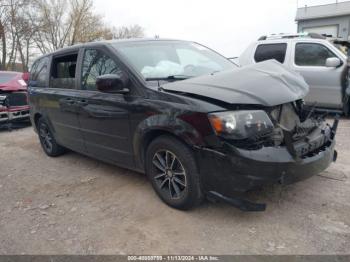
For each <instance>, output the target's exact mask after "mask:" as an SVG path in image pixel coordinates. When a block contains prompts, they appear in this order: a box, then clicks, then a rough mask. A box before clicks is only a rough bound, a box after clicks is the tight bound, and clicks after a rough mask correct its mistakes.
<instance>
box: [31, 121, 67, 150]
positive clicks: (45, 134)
mask: <svg viewBox="0 0 350 262" xmlns="http://www.w3.org/2000/svg"><path fill="white" fill-rule="evenodd" d="M38 135H39V140H40V144H41V147H42V148H43V150H44V152H45V153H46V154H47V155H48V156H51V157H56V156H60V155H62V154H64V153H65V152H66V149H65V148H64V147H62V146H60V145H59V144H57V142H56V140H55V138H54V136H53V134H52V132H51V130H50V128H49V126H48V124H47V123H46V122H45V120H44V119H43V118H40V119H39V121H38Z"/></svg>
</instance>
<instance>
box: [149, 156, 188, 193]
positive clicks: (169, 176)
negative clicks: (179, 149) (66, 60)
mask: <svg viewBox="0 0 350 262" xmlns="http://www.w3.org/2000/svg"><path fill="white" fill-rule="evenodd" d="M152 164H153V166H154V167H155V170H157V173H156V175H155V176H154V177H153V179H154V180H155V182H156V185H157V186H158V188H159V189H160V191H161V192H162V193H163V194H166V195H168V196H170V198H171V199H179V198H181V197H182V196H183V194H184V193H185V191H186V187H187V181H186V170H185V168H184V166H183V165H182V163H181V161H180V160H179V158H178V157H177V156H176V155H175V154H174V153H172V152H171V151H169V150H159V151H157V152H156V153H155V154H154V156H153V159H152Z"/></svg>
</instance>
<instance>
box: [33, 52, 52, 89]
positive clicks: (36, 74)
mask: <svg viewBox="0 0 350 262" xmlns="http://www.w3.org/2000/svg"><path fill="white" fill-rule="evenodd" d="M48 63H49V58H48V57H43V58H41V59H40V60H37V61H36V62H35V63H34V64H33V66H32V69H31V71H30V85H31V86H37V87H45V86H46V81H47V74H48Z"/></svg>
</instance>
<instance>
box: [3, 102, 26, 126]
mask: <svg viewBox="0 0 350 262" xmlns="http://www.w3.org/2000/svg"><path fill="white" fill-rule="evenodd" d="M28 118H29V106H12V107H8V108H5V109H4V108H3V109H2V110H0V123H8V122H13V121H21V120H25V119H28Z"/></svg>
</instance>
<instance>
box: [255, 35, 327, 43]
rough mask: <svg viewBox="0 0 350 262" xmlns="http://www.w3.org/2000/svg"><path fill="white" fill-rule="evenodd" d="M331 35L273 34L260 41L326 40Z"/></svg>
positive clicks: (261, 38)
mask: <svg viewBox="0 0 350 262" xmlns="http://www.w3.org/2000/svg"><path fill="white" fill-rule="evenodd" d="M327 37H331V36H329V35H320V34H317V33H296V34H272V35H269V36H261V37H260V38H259V39H258V41H264V40H274V39H292V38H314V39H326V38H327Z"/></svg>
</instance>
